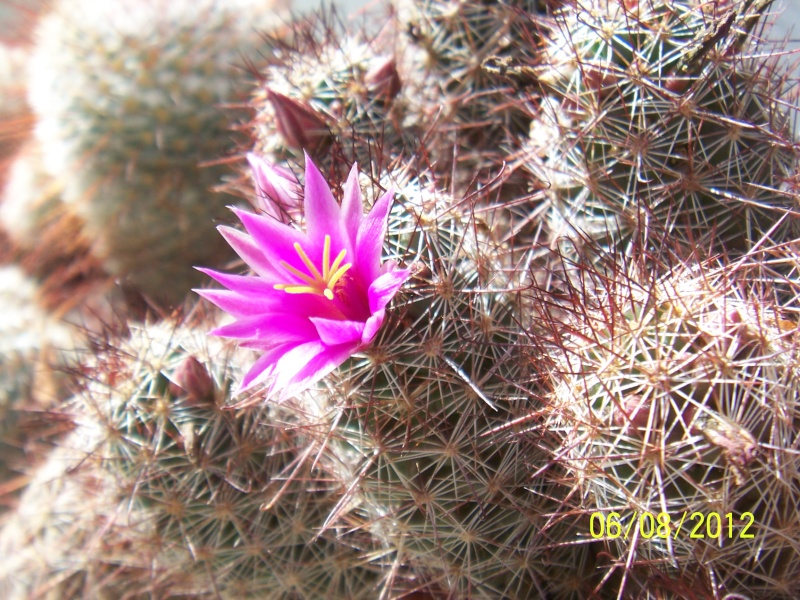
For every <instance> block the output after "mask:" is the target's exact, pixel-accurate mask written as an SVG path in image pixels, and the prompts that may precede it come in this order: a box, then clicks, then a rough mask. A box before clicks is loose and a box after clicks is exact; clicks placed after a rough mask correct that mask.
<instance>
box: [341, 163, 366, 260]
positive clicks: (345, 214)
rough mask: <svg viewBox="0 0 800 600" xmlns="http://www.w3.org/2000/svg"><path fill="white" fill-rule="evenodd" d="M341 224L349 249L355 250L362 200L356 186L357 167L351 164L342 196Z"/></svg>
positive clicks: (361, 213) (362, 214) (361, 212)
mask: <svg viewBox="0 0 800 600" xmlns="http://www.w3.org/2000/svg"><path fill="white" fill-rule="evenodd" d="M341 213H342V224H343V226H344V229H345V231H346V232H347V235H348V238H349V241H350V247H351V248H353V249H355V247H356V236H357V235H358V228H359V226H360V225H361V221H362V220H363V219H364V199H363V198H362V197H361V188H360V187H359V185H358V165H357V164H356V163H353V168H352V169H350V174H349V175H348V176H347V183H345V184H344V195H343V196H342V208H341Z"/></svg>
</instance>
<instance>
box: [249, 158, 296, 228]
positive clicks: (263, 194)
mask: <svg viewBox="0 0 800 600" xmlns="http://www.w3.org/2000/svg"><path fill="white" fill-rule="evenodd" d="M247 162H248V163H250V169H251V171H252V173H253V180H254V181H255V184H256V185H255V187H256V195H257V198H258V203H257V208H260V209H261V210H262V211H264V214H266V215H268V216H270V217H274V218H276V219H278V220H279V221H283V222H284V223H286V222H287V221H288V220H289V217H291V216H293V213H295V212H296V210H297V209H299V207H300V203H301V201H302V200H301V199H302V191H301V189H300V183H299V182H298V181H297V179H296V178H295V176H294V173H292V172H291V171H290V170H289V169H285V168H283V167H280V166H278V165H273V164H271V163H269V162H267V161H266V160H264V159H263V158H261V157H260V156H258V155H257V154H253V153H252V152H250V153H248V155H247Z"/></svg>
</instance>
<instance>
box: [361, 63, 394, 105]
mask: <svg viewBox="0 0 800 600" xmlns="http://www.w3.org/2000/svg"><path fill="white" fill-rule="evenodd" d="M364 81H365V82H366V83H367V86H368V87H369V91H370V92H371V93H372V94H373V95H375V96H379V97H382V98H384V99H385V100H392V99H393V98H394V97H395V96H397V94H398V93H400V89H401V88H402V87H403V83H402V82H401V81H400V74H399V73H398V72H397V65H396V64H395V61H394V57H391V58H384V59H383V60H380V61H378V62H377V63H376V64H375V65H374V66H373V67H372V68H371V69H370V70H369V71H367V74H366V75H365V76H364Z"/></svg>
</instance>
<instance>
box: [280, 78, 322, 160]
mask: <svg viewBox="0 0 800 600" xmlns="http://www.w3.org/2000/svg"><path fill="white" fill-rule="evenodd" d="M267 97H268V98H269V101H270V102H271V103H272V107H273V108H274V109H275V120H276V122H277V126H278V131H279V132H280V134H281V135H282V136H283V139H284V141H285V142H286V145H287V146H289V147H290V148H297V149H298V150H301V149H303V148H305V149H309V148H317V147H319V146H320V145H321V144H322V142H323V141H325V140H329V139H330V137H331V134H330V130H329V129H328V124H327V123H326V122H325V120H324V119H323V117H322V116H321V115H319V114H318V113H317V112H315V111H314V110H313V109H312V108H310V107H309V106H306V105H305V104H302V103H301V102H298V101H297V100H294V99H292V98H289V97H288V96H284V95H283V94H278V93H277V92H273V91H272V90H269V89H268V90H267Z"/></svg>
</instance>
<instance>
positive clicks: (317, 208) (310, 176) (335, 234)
mask: <svg viewBox="0 0 800 600" xmlns="http://www.w3.org/2000/svg"><path fill="white" fill-rule="evenodd" d="M304 208H305V215H306V229H307V230H308V237H309V238H311V239H315V240H322V239H324V238H325V236H326V235H330V236H331V240H332V241H333V245H334V246H339V247H341V246H342V242H343V239H342V237H343V236H342V233H343V231H342V223H341V211H340V210H339V205H338V204H336V200H335V199H334V198H333V194H331V190H330V188H329V187H328V183H327V182H326V181H325V178H324V177H322V173H320V172H319V169H317V166H316V165H315V164H314V163H313V161H312V160H311V157H309V156H308V154H306V196H305V204H304Z"/></svg>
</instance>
